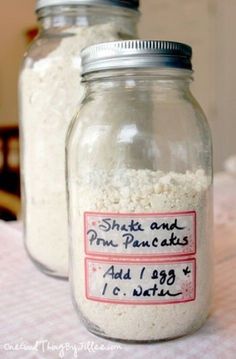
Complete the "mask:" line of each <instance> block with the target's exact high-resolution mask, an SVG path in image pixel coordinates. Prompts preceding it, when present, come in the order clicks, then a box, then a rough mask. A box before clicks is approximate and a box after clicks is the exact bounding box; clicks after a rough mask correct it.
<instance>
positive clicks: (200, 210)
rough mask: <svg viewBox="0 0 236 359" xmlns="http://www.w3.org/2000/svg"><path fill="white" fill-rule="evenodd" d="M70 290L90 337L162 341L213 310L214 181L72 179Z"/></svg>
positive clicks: (181, 176)
mask: <svg viewBox="0 0 236 359" xmlns="http://www.w3.org/2000/svg"><path fill="white" fill-rule="evenodd" d="M69 186H70V193H71V201H70V212H71V228H72V233H71V234H72V247H71V254H72V268H73V271H72V285H73V292H74V300H75V303H76V306H77V307H78V310H79V313H80V316H81V318H82V320H83V321H84V322H85V324H86V326H87V327H88V329H89V330H91V331H92V332H94V333H96V334H99V335H101V336H105V337H111V338H116V339H120V340H130V341H135V340H137V341H138V340H142V341H149V340H150V341H151V340H157V339H159V340H161V339H167V338H171V337H178V336H181V335H184V334H186V333H187V332H191V331H194V330H196V329H197V328H198V327H200V326H201V325H202V323H203V322H204V320H205V319H206V317H207V315H208V312H209V302H210V294H211V282H212V277H211V275H212V274H211V244H210V243H209V242H210V241H208V236H210V235H211V234H210V230H209V228H208V227H207V223H210V222H211V210H210V208H208V203H210V201H209V198H208V197H209V196H211V193H210V190H209V186H210V180H209V178H208V177H207V176H206V175H205V173H204V171H203V170H201V169H199V170H197V171H196V172H186V173H175V172H170V173H163V172H161V171H152V170H148V169H143V170H135V169H118V170H115V169H114V170H97V171H96V172H95V171H94V172H91V173H87V174H85V173H83V174H81V177H79V178H76V174H73V173H71V175H70V182H69Z"/></svg>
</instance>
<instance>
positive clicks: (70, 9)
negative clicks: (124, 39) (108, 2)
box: [37, 5, 139, 31]
mask: <svg viewBox="0 0 236 359" xmlns="http://www.w3.org/2000/svg"><path fill="white" fill-rule="evenodd" d="M37 17H38V21H39V23H40V30H41V31H50V30H51V29H55V28H62V29H63V28H68V27H72V26H78V27H89V26H93V25H99V24H104V23H108V22H118V23H119V22H121V21H123V22H124V21H126V22H127V23H128V22H129V23H130V24H131V26H133V27H134V28H135V30H136V26H137V22H138V18H139V13H138V12H137V11H134V10H130V9H126V8H120V7H115V6H105V5H102V6H85V5H66V6H64V5H63V6H50V7H45V8H42V9H40V10H39V11H37Z"/></svg>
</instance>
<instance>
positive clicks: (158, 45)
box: [81, 40, 192, 75]
mask: <svg viewBox="0 0 236 359" xmlns="http://www.w3.org/2000/svg"><path fill="white" fill-rule="evenodd" d="M81 56H82V74H83V75H86V74H89V73H92V72H97V71H105V70H118V69H130V68H179V69H186V70H192V63H191V58H192V48H191V47H190V46H188V45H186V44H182V43H179V42H173V41H159V40H128V41H114V42H106V43H100V44H97V45H93V46H90V47H87V48H85V49H84V50H83V51H82V54H81Z"/></svg>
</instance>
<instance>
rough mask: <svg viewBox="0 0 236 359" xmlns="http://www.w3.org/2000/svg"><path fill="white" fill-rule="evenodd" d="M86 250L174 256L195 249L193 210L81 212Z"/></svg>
mask: <svg viewBox="0 0 236 359" xmlns="http://www.w3.org/2000/svg"><path fill="white" fill-rule="evenodd" d="M84 240H85V253H86V254H88V255H93V256H110V255H112V256H122V257H123V256H131V257H132V256H135V258H137V257H142V258H143V257H173V256H186V255H191V254H195V253H196V212H194V211H187V212H175V213H173V212H172V213H152V214H149V213H148V214H147V213H127V214H119V213H115V214H114V213H92V212H86V213H85V214H84Z"/></svg>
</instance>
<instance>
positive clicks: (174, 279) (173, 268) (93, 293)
mask: <svg viewBox="0 0 236 359" xmlns="http://www.w3.org/2000/svg"><path fill="white" fill-rule="evenodd" d="M85 283H86V288H85V289H86V298H87V299H89V300H94V301H99V302H109V303H117V304H119V303H120V304H168V303H181V302H189V301H193V300H195V296H196V262H195V259H194V258H193V259H185V260H184V259H183V260H177V259H176V260H174V259H173V260H168V261H167V260H166V261H159V262H158V261H155V262H140V261H139V262H137V261H135V260H132V261H129V262H125V261H121V260H120V261H112V260H111V261H109V260H102V259H94V258H86V259H85Z"/></svg>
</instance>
